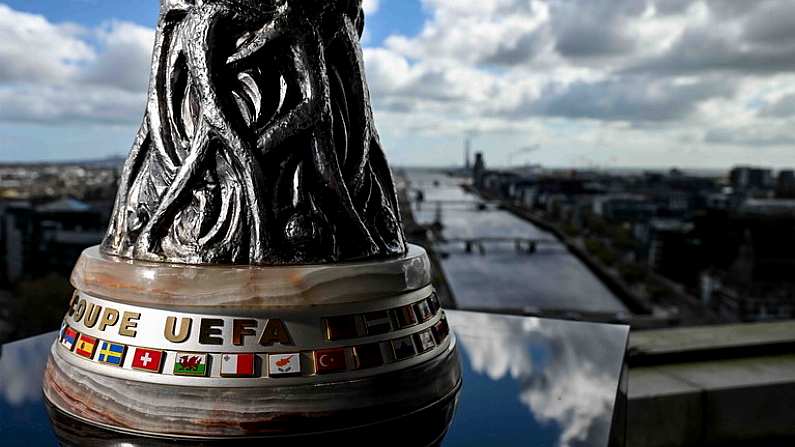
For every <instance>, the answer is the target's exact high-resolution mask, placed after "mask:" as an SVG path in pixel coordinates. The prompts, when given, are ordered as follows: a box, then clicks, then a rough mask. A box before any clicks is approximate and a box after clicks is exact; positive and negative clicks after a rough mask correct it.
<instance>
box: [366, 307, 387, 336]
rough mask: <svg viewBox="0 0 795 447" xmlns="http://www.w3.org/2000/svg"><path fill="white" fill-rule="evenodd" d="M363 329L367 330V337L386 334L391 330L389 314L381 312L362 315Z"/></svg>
mask: <svg viewBox="0 0 795 447" xmlns="http://www.w3.org/2000/svg"><path fill="white" fill-rule="evenodd" d="M364 327H365V328H367V335H380V334H386V333H387V332H389V331H391V330H392V324H391V323H390V322H389V312H387V311H385V310H381V311H378V312H370V313H366V314H364Z"/></svg>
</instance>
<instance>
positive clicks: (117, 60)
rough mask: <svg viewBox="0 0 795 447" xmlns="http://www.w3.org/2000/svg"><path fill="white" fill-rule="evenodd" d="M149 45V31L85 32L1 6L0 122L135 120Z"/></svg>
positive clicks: (125, 26)
mask: <svg viewBox="0 0 795 447" xmlns="http://www.w3.org/2000/svg"><path fill="white" fill-rule="evenodd" d="M153 39H154V31H153V30H151V29H148V28H144V27H141V26H138V25H134V24H131V23H126V22H118V21H110V22H107V23H105V24H103V25H101V26H100V27H98V28H96V29H88V28H84V27H80V26H78V25H74V24H54V23H51V22H49V21H48V20H47V19H46V18H44V17H42V16H38V15H34V14H29V13H24V12H19V11H15V10H13V9H11V8H9V7H8V6H5V5H2V4H0V120H2V121H6V122H30V123H41V124H68V123H74V122H84V123H99V124H107V123H110V124H115V123H133V122H136V121H138V120H140V117H141V115H142V113H143V107H144V102H145V94H146V87H147V78H148V71H149V60H150V55H151V51H152V42H153ZM92 42H95V43H92Z"/></svg>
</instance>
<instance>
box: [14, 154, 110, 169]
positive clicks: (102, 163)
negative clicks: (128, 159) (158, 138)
mask: <svg viewBox="0 0 795 447" xmlns="http://www.w3.org/2000/svg"><path fill="white" fill-rule="evenodd" d="M124 160H125V157H121V156H116V157H107V158H96V159H90V160H56V161H32V162H18V163H9V162H5V163H3V162H0V167H18V166H21V167H25V166H27V167H30V166H86V167H95V168H121V167H122V165H124Z"/></svg>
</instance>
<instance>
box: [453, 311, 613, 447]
mask: <svg viewBox="0 0 795 447" xmlns="http://www.w3.org/2000/svg"><path fill="white" fill-rule="evenodd" d="M453 323H454V325H453V326H454V327H456V328H458V331H457V332H458V333H459V342H460V344H461V347H462V349H463V350H464V352H465V353H466V356H467V357H468V358H469V361H470V367H471V369H472V370H473V371H474V372H475V373H478V374H483V375H486V376H488V377H489V379H491V380H493V381H499V380H502V379H505V378H510V379H511V380H513V381H515V382H517V383H518V385H519V387H520V392H519V395H518V396H517V398H518V400H519V401H520V402H522V403H523V404H524V405H526V406H527V407H528V408H530V409H531V410H532V412H533V416H534V417H535V418H536V419H537V420H538V421H539V422H541V423H549V422H554V423H557V425H558V426H559V427H560V437H559V439H558V443H557V444H558V446H559V447H569V446H575V445H601V444H604V443H606V442H607V436H608V435H609V426H610V419H611V417H612V411H611V409H612V405H613V401H614V399H615V397H616V392H617V390H618V378H619V374H620V368H621V364H622V359H621V356H622V355H623V352H622V349H623V345H621V344H620V345H618V346H616V345H613V344H614V343H615V342H616V340H618V341H619V342H620V340H621V336H620V331H621V329H617V328H614V327H609V326H607V327H606V326H597V325H592V326H591V327H589V328H588V329H580V330H574V329H572V326H573V325H574V323H564V322H554V323H552V322H550V321H545V320H539V319H536V318H516V317H507V318H499V319H494V318H493V317H492V316H489V315H485V314H477V313H461V314H456V315H455V319H454V321H453ZM467 327H472V328H483V327H488V328H489V330H490V333H491V336H490V337H477V338H476V337H470V336H467ZM611 347H613V348H618V349H614V350H612V351H611ZM539 349H543V354H541V355H538V356H537V357H536V358H534V356H533V350H539Z"/></svg>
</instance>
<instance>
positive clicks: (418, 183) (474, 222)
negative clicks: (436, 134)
mask: <svg viewBox="0 0 795 447" xmlns="http://www.w3.org/2000/svg"><path fill="white" fill-rule="evenodd" d="M406 175H407V176H408V178H409V180H410V182H411V187H412V189H420V190H422V191H423V193H424V195H425V203H423V204H418V203H417V202H416V201H413V204H412V209H413V212H414V218H415V219H416V220H417V222H419V223H432V222H434V221H435V220H436V219H437V216H441V221H442V224H443V226H444V227H443V228H444V229H443V235H444V237H445V238H446V239H451V238H481V237H519V238H530V239H543V240H546V241H549V242H548V243H543V244H539V245H538V249H537V251H536V253H534V254H527V253H522V252H518V251H517V250H516V248H515V246H514V243H513V242H486V243H485V244H484V248H485V253H483V254H481V253H480V252H479V251H478V250H474V251H473V252H472V253H467V252H466V250H465V246H464V244H463V243H449V244H448V243H445V244H438V245H437V247H436V249H437V252H439V253H440V254H442V253H444V254H445V255H444V256H441V258H442V268H443V270H444V273H445V276H446V277H447V280H448V282H449V284H450V288H451V289H452V292H453V295H454V297H455V299H456V302H457V304H458V306H459V307H460V308H462V309H467V308H494V309H503V310H504V309H515V310H522V311H526V312H533V313H536V312H544V311H554V312H569V311H571V312H596V313H606V314H618V313H628V310H627V308H626V307H625V306H624V305H623V304H622V303H621V301H620V300H619V299H618V298H617V297H616V296H615V295H613V293H612V292H610V290H609V289H608V288H607V287H605V285H604V284H602V283H601V282H600V281H599V279H598V278H597V277H596V276H594V275H593V273H591V271H590V270H588V268H587V267H586V266H585V265H584V264H583V263H582V262H580V260H579V259H577V258H576V257H575V256H574V255H572V254H571V253H570V252H569V251H568V249H567V248H566V247H565V246H564V245H563V244H562V243H560V242H559V241H558V240H557V239H556V238H555V236H554V235H553V234H551V233H549V232H547V231H544V230H542V229H540V228H538V227H536V226H535V225H533V224H531V223H529V222H527V221H525V220H522V219H519V218H518V217H516V216H514V215H513V214H511V213H509V212H507V211H502V210H499V209H497V208H496V207H495V206H494V205H487V206H486V209H483V210H479V209H478V206H477V204H478V203H481V202H482V200H480V198H479V197H477V196H475V195H473V194H470V193H468V192H466V191H465V190H464V189H463V188H461V186H460V183H461V181H462V180H461V179H457V178H452V177H449V176H447V175H445V174H444V173H441V172H434V171H426V170H408V171H406ZM411 197H412V200H413V198H414V194H413V193H412V194H411ZM435 201H437V202H435ZM438 201H441V203H440V202H438ZM429 202H430V203H429ZM434 202H435V203H434Z"/></svg>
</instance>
